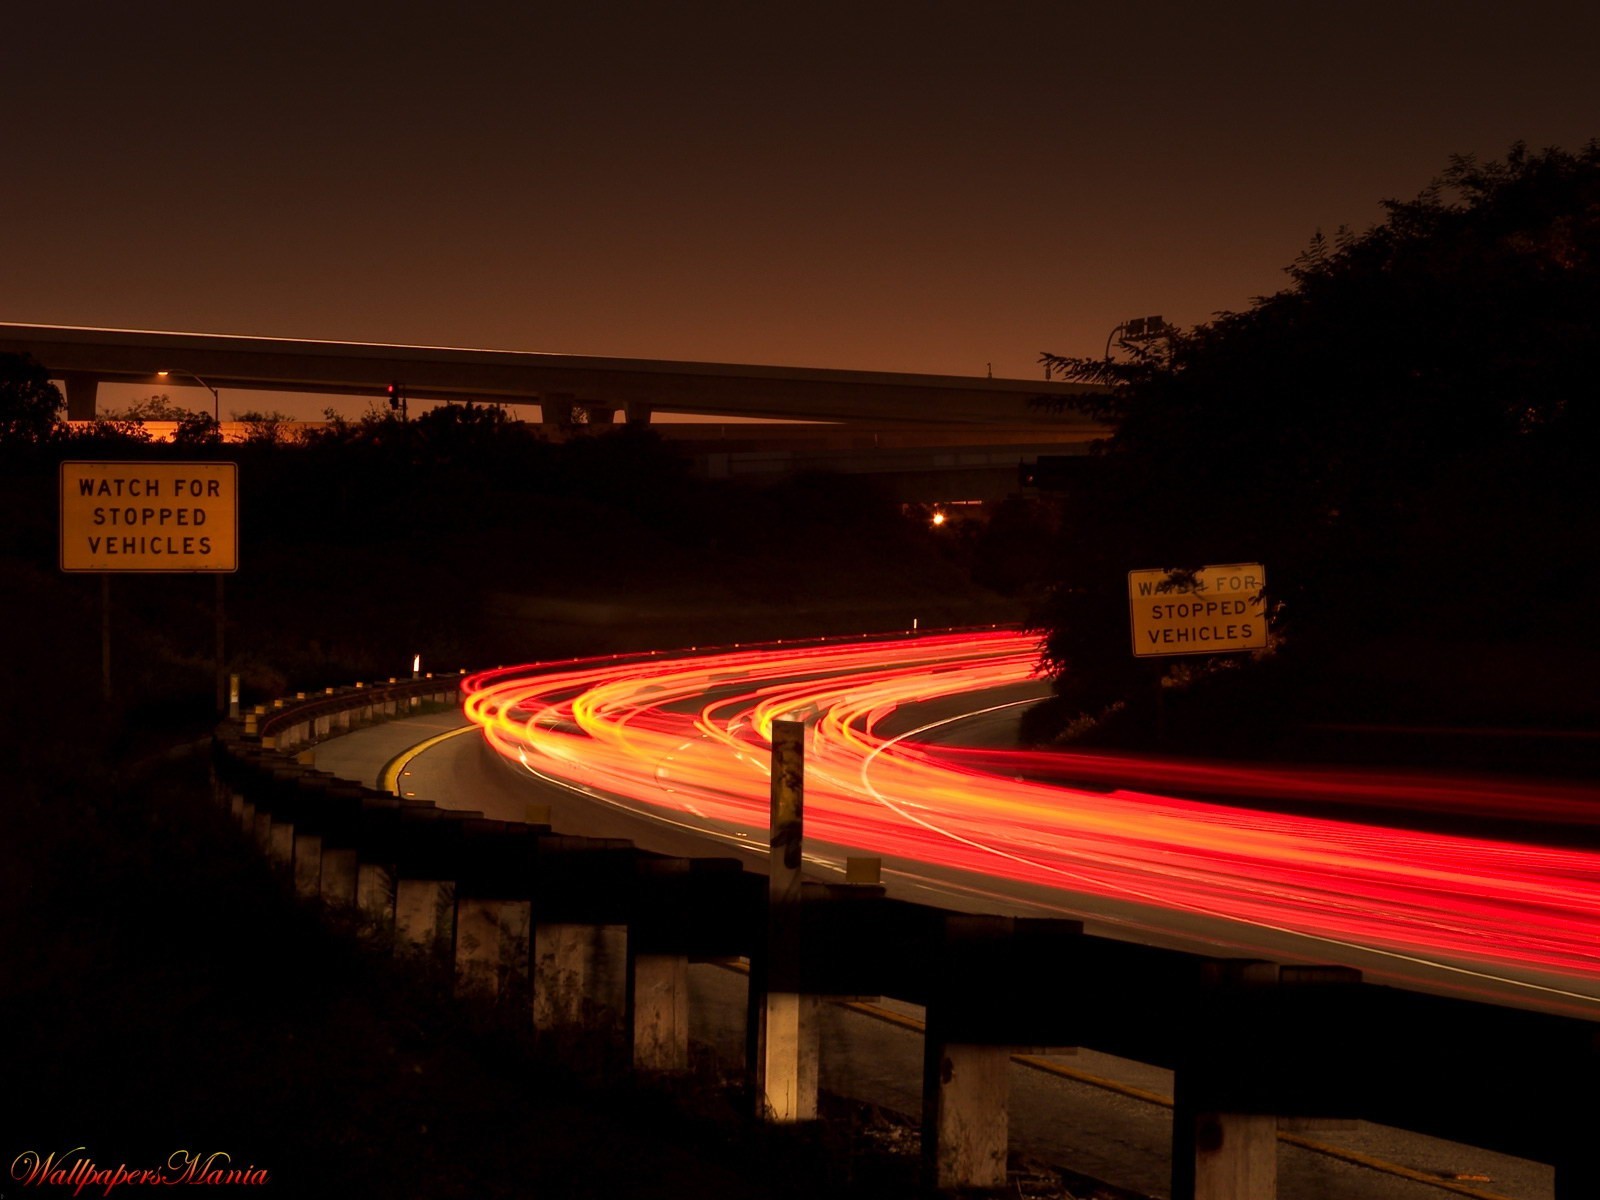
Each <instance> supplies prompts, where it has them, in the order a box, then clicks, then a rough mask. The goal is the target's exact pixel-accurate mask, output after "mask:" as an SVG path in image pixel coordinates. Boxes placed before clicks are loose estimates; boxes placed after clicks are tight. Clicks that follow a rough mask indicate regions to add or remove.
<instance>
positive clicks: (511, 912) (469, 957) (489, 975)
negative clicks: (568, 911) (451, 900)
mask: <svg viewBox="0 0 1600 1200" xmlns="http://www.w3.org/2000/svg"><path fill="white" fill-rule="evenodd" d="M532 923H533V905H532V904H531V903H530V902H529V901H527V900H481V899H475V898H468V897H460V896H458V897H457V898H456V990H457V991H458V992H460V993H463V994H466V993H474V994H477V995H480V996H487V997H490V998H493V999H502V1000H503V999H509V998H513V997H517V996H526V995H527V990H528V941H529V934H530V932H531V928H532Z"/></svg>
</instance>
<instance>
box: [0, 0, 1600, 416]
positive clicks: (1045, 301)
mask: <svg viewBox="0 0 1600 1200" xmlns="http://www.w3.org/2000/svg"><path fill="white" fill-rule="evenodd" d="M1596 45H1600V6H1596V5H1580V4H1576V3H1571V4H1555V3H1546V2H1541V0H1533V2H1531V3H1521V4H1517V5H1509V4H1483V3H1463V2H1455V3H1436V4H1408V3H1401V4H1338V5H1334V4H1284V3H1282V2H1281V0H1278V2H1275V3H1223V4H1215V5H1195V4H1185V5H1177V4H1170V5H1169V4H1161V3H1148V4H1144V5H1138V6H1134V5H1116V4H1096V5H1092V6H1091V5H1079V4H1069V3H1061V2H1058V3H1035V2H1028V0H1023V2H1010V3H1008V2H1003V0H986V2H981V3H980V2H976V0H974V2H973V3H966V4H953V3H900V2H896V0H854V2H850V3H835V2H833V0H822V2H818V0H808V2H807V3H805V4H786V5H775V4H766V3H752V2H750V0H744V2H741V3H723V4H709V3H665V2H663V3H642V2H634V3H604V2H598V3H597V2H593V0H585V2H582V3H563V4H549V3H478V4H465V5H453V6H444V5H413V4H394V3H386V4H346V3H339V2H337V0H324V2H322V3H318V4H308V3H300V2H298V0H275V2H274V3H272V4H270V5H266V4H251V3H231V2H230V3H216V2H215V0H207V2H205V3H167V4H163V3H121V2H111V0H99V2H93V3H63V2H52V3H42V2H39V3H28V4H21V5H14V6H8V7H7V12H6V30H5V44H4V49H3V51H0V54H3V61H0V67H3V69H0V96H3V109H0V111H3V112H4V114H5V119H4V121H3V122H0V145H3V146H4V149H5V157H4V161H5V164H6V168H7V170H6V180H5V186H4V188H3V189H0V231H3V238H4V250H3V254H0V320H9V321H21V322H39V323H57V324H70V325H102V326H117V327H128V328H149V329H172V330H188V331H196V332H208V333H242V334H262V335H278V336H286V337H307V338H326V339H342V340H356V341H382V342H402V343H424V344H432V345H453V346H469V347H488V348H497V349H511V350H536V351H547V352H561V353H576V354H599V355H621V356H641V357H649V358H666V359H685V360H696V359H699V360H720V361H734V362H750V363H774V364H786V365H801V366H819V367H838V368H846V369H867V370H889V371H930V372H937V373H949V374H965V375H982V374H984V372H985V371H986V369H988V365H989V364H992V365H993V371H994V374H995V375H997V376H1000V375H1003V376H1016V377H1024V378H1032V377H1036V376H1038V375H1039V374H1040V368H1039V366H1038V365H1037V362H1036V358H1037V355H1038V353H1039V351H1041V350H1051V351H1055V352H1059V353H1068V354H1098V353H1100V351H1101V349H1102V348H1103V346H1104V344H1105V340H1106V336H1107V334H1108V332H1109V331H1110V330H1111V328H1112V327H1113V326H1114V325H1116V324H1117V322H1118V321H1120V320H1122V319H1123V318H1126V317H1132V316H1142V315H1146V314H1153V313H1160V314H1162V315H1164V316H1166V317H1167V318H1168V319H1169V320H1172V321H1175V322H1178V323H1180V324H1184V325H1189V324H1193V323H1195V322H1198V321H1202V320H1205V319H1206V318H1207V317H1209V316H1210V315H1211V314H1212V313H1213V312H1216V311H1218V310H1224V309H1235V308H1241V307H1244V306H1245V305H1247V304H1248V302H1249V300H1250V298H1251V297H1252V296H1255V295H1259V294H1263V293H1269V292H1272V291H1276V290H1278V289H1279V288H1280V287H1282V286H1283V285H1284V283H1285V282H1286V277H1285V276H1284V275H1283V272H1282V269H1283V267H1284V266H1285V265H1287V264H1288V263H1289V262H1290V261H1291V260H1292V259H1293V258H1294V256H1295V255H1296V254H1297V253H1298V252H1299V251H1300V250H1301V249H1302V248H1303V247H1304V246H1305V244H1306V242H1307V240H1308V239H1309V238H1310V236H1311V235H1312V233H1313V232H1314V231H1316V230H1317V229H1319V228H1320V229H1323V230H1325V231H1327V232H1328V233H1330V234H1331V233H1332V232H1333V230H1334V229H1336V228H1337V227H1338V226H1340V225H1341V224H1344V225H1350V226H1353V227H1356V228H1358V229H1359V228H1365V227H1366V226H1368V225H1370V224H1372V223H1374V222H1376V221H1377V220H1379V219H1380V217H1381V210H1380V207H1379V201H1380V200H1382V199H1383V198H1385V197H1394V198H1402V199H1404V198H1410V197H1411V196H1413V195H1415V194H1416V193H1417V192H1418V191H1419V190H1420V189H1421V188H1422V187H1423V186H1424V185H1426V184H1427V183H1428V181H1429V180H1430V179H1431V178H1432V177H1433V176H1434V175H1436V174H1437V173H1438V172H1439V171H1440V170H1441V169H1442V168H1443V167H1444V166H1445V165H1446V163H1447V161H1448V158H1449V156H1450V155H1451V154H1453V153H1476V154H1478V155H1479V156H1480V157H1485V158H1492V157H1498V156H1499V155H1501V154H1502V153H1504V151H1505V149H1506V148H1507V146H1508V145H1509V144H1510V143H1511V142H1512V141H1513V140H1516V139H1519V138H1520V139H1524V140H1526V141H1528V142H1529V143H1531V144H1532V145H1533V146H1535V147H1543V146H1549V145H1558V146H1563V147H1566V148H1568V149H1576V148H1577V147H1579V146H1580V145H1581V144H1582V143H1583V142H1584V141H1586V140H1587V139H1588V138H1590V137H1594V136H1600V70H1597V68H1596V66H1595V59H1594V47H1595V46H1596ZM175 398H176V397H175ZM207 399H209V398H207ZM227 400H228V397H224V408H225V409H226V408H227Z"/></svg>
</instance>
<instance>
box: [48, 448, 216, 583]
mask: <svg viewBox="0 0 1600 1200" xmlns="http://www.w3.org/2000/svg"><path fill="white" fill-rule="evenodd" d="M61 569H62V570H63V571H142V572H155V571H162V572H189V571H237V570H238V569H239V465H238V464H237V463H216V462H204V463H173V462H153V463H151V462H64V463H62V464H61Z"/></svg>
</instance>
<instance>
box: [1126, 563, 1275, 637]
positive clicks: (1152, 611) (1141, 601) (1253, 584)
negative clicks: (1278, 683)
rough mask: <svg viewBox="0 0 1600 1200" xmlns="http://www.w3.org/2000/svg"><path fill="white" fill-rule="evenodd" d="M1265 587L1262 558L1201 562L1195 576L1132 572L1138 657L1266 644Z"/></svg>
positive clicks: (1130, 597)
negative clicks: (1211, 564) (1209, 564)
mask: <svg viewBox="0 0 1600 1200" xmlns="http://www.w3.org/2000/svg"><path fill="white" fill-rule="evenodd" d="M1266 586H1267V572H1266V569H1265V568H1264V567H1262V565H1261V564H1260V563H1229V564H1227V565H1225V566H1218V567H1202V568H1201V569H1200V570H1198V571H1196V572H1195V573H1194V578H1193V579H1192V580H1190V579H1187V578H1186V575H1185V573H1184V572H1176V571H1171V570H1160V569H1158V570H1153V571H1129V572H1128V611H1129V617H1130V623H1131V625H1132V628H1133V653H1134V656H1135V657H1137V658H1145V657H1149V656H1151V655H1160V654H1222V653H1225V652H1227V651H1230V650H1260V649H1262V648H1264V647H1265V646H1266V644H1267V617H1266V603H1265V600H1264V598H1263V595H1262V593H1263V591H1264V589H1265V588H1266Z"/></svg>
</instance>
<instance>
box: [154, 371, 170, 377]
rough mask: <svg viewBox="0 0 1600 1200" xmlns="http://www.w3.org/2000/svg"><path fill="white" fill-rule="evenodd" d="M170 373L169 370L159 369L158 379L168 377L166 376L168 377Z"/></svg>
mask: <svg viewBox="0 0 1600 1200" xmlns="http://www.w3.org/2000/svg"><path fill="white" fill-rule="evenodd" d="M168 374H170V372H167V371H157V372H156V378H158V379H165V378H166V377H167V375H168Z"/></svg>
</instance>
